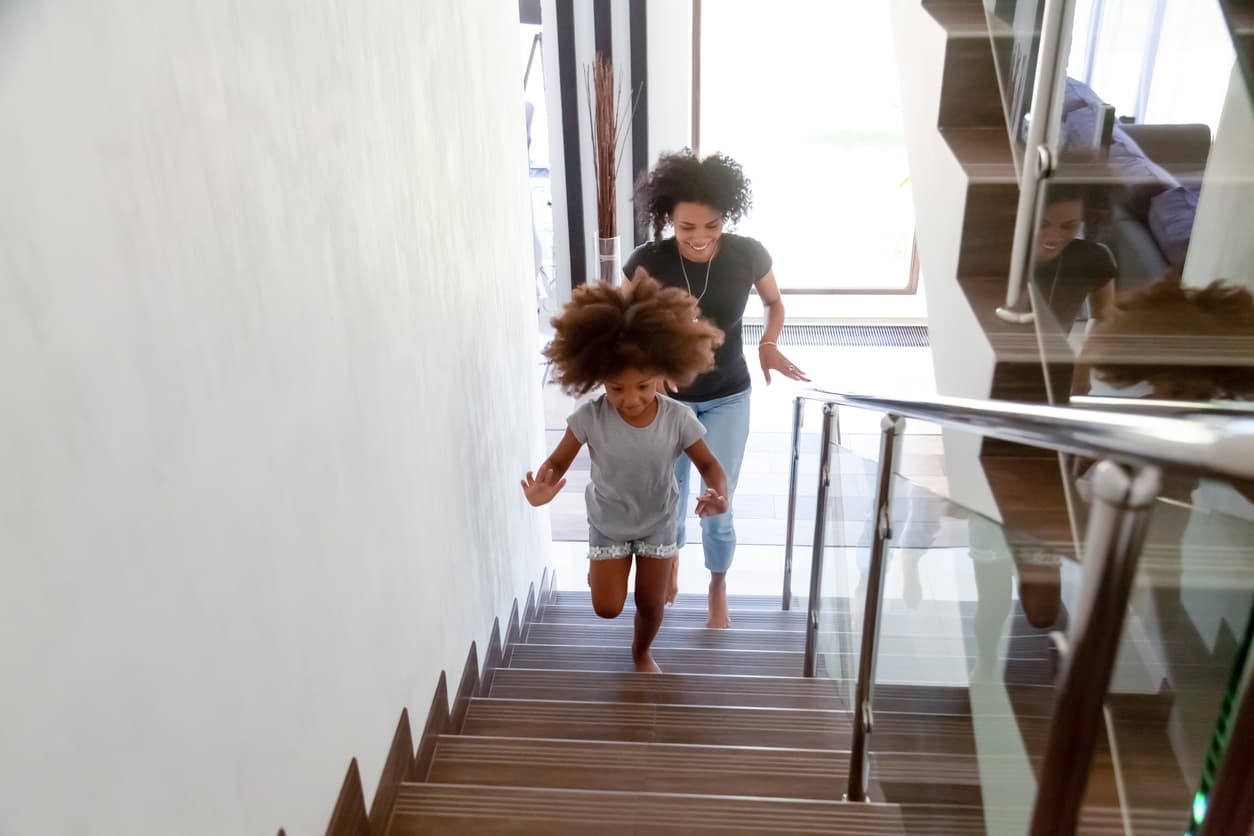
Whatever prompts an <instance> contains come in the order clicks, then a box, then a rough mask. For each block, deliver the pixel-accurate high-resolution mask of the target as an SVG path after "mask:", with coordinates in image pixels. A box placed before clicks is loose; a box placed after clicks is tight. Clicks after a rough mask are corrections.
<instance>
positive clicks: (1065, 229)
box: [1036, 200, 1084, 263]
mask: <svg viewBox="0 0 1254 836" xmlns="http://www.w3.org/2000/svg"><path fill="white" fill-rule="evenodd" d="M1083 225H1084V201H1083V200H1062V201H1059V202H1058V203H1051V204H1049V205H1048V206H1046V207H1045V213H1044V214H1043V215H1042V216H1041V228H1040V229H1038V230H1037V232H1036V260H1037V262H1038V263H1044V262H1050V261H1053V260H1054V259H1055V258H1057V257H1058V256H1059V254H1061V253H1062V251H1063V249H1065V248H1066V246H1067V245H1068V244H1070V243H1071V242H1072V241H1074V240H1075V237H1076V236H1077V235H1079V234H1080V227H1082V226H1083Z"/></svg>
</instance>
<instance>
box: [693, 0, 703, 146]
mask: <svg viewBox="0 0 1254 836" xmlns="http://www.w3.org/2000/svg"><path fill="white" fill-rule="evenodd" d="M692 150H693V151H696V152H697V153H698V154H699V153H701V0H692Z"/></svg>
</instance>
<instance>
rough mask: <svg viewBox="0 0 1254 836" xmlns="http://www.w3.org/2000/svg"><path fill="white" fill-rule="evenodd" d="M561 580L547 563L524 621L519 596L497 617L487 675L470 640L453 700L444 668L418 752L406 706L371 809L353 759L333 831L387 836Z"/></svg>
mask: <svg viewBox="0 0 1254 836" xmlns="http://www.w3.org/2000/svg"><path fill="white" fill-rule="evenodd" d="M555 582H556V573H554V572H553V571H551V570H550V569H548V568H545V570H544V573H543V574H542V575H541V576H540V586H539V588H538V590H537V587H536V585H535V584H534V583H533V584H531V586H530V587H529V588H528V589H527V600H526V604H525V608H524V610H523V614H522V618H521V620H520V619H519V608H518V599H517V598H515V599H514V603H513V605H512V607H511V608H510V613H509V620H508V621H507V622H506V628H505V633H504V635H502V633H501V619H500V617H497V618H496V619H495V620H494V622H493V624H492V634H491V637H490V638H489V639H488V645H487V652H486V653H484V658H483V662H484V664H483V671H482V674H480V669H479V654H478V648H477V646H476V644H475V643H474V642H471V643H470V652H469V653H468V654H467V656H466V664H465V666H464V667H463V669H462V675H461V679H460V680H459V681H458V685H457V693H456V695H455V696H454V698H453V701H452V703H451V704H450V702H449V692H448V677H447V675H446V672H444V671H441V672H440V679H439V681H438V682H437V683H436V687H435V694H434V695H433V696H432V698H431V706H430V708H429V709H428V710H427V720H426V723H425V724H424V725H423V729H422V735H421V736H420V737H419V738H418V746H417V750H416V751H415V749H414V741H413V736H412V732H411V729H410V722H409V710H408V709H407V708H402V709H401V718H400V721H399V722H398V723H397V726H396V732H395V733H394V734H393V736H392V745H391V747H390V748H389V749H388V756H387V759H386V760H385V761H384V765H383V772H382V774H381V775H380V776H379V783H378V786H376V788H375V793H374V799H373V800H372V802H371V804H370V807H369V809H368V810H367V807H366V798H365V792H364V791H363V790H362V783H361V772H360V769H359V767H358V765H357V759H356V758H353V759H352V760H350V761H349V764H348V772H347V773H346V774H345V776H344V783H343V785H342V786H341V787H340V792H339V795H338V796H337V798H336V801H335V809H334V811H333V812H332V813H331V821H330V823H329V824H328V825H327V836H383V834H385V833H386V832H387V828H388V824H389V819H390V818H391V815H392V808H393V806H394V805H395V801H396V797H397V793H398V792H399V791H400V785H401V784H402V783H405V782H423V781H426V780H427V775H428V774H429V773H430V771H431V761H432V759H433V758H434V757H435V748H436V744H437V742H438V741H439V738H440V736H441V735H443V734H458V733H460V732H461V728H462V723H463V722H464V721H465V719H466V711H467V710H468V709H469V707H470V701H471V699H473V698H474V697H476V696H480V695H481V694H484V693H486V692H487V689H488V688H489V687H491V684H492V674H493V673H494V672H495V671H496V669H497V668H499V667H501V666H502V665H504V664H506V663H507V659H508V657H509V652H510V650H511V649H512V646H513V645H515V644H517V643H518V642H519V641H521V640H522V637H523V635H525V631H526V629H527V627H528V626H529V625H530V624H531V623H532V622H533V621H534V620H535V619H536V617H537V616H538V614H539V608H540V607H542V606H545V605H546V604H548V603H549V602H550V601H551V600H552V597H553V591H554V588H555V585H556V584H555ZM411 753H412V755H411ZM278 836H286V834H285V832H284V830H283V829H282V828H280V829H279V832H278Z"/></svg>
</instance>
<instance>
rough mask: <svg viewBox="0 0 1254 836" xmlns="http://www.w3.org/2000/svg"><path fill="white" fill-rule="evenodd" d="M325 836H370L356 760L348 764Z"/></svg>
mask: <svg viewBox="0 0 1254 836" xmlns="http://www.w3.org/2000/svg"><path fill="white" fill-rule="evenodd" d="M327 836H370V819H368V818H367V817H366V795H365V793H364V792H362V789H361V772H360V771H358V769H357V758H353V759H352V760H351V761H349V763H348V774H346V775H345V776H344V783H343V785H342V786H341V787H340V795H339V798H337V799H336V800H335V810H334V811H333V812H332V813H331V823H330V824H328V825H327Z"/></svg>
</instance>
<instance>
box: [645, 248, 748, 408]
mask: <svg viewBox="0 0 1254 836" xmlns="http://www.w3.org/2000/svg"><path fill="white" fill-rule="evenodd" d="M639 267H643V268H644V271H645V272H646V273H648V274H649V275H650V276H652V277H653V278H655V279H657V280H658V281H659V282H661V283H662V284H663V285H665V286H667V287H678V288H682V289H684V290H687V291H688V292H689V293H691V294H692V295H693V296H696V297H697V298H698V299H699V300H700V301H699V305H700V308H701V315H702V316H703V317H705V318H706V319H708V320H710V321H711V322H713V323H714V324H715V325H717V326H718V327H719V328H722V329H723V333H724V334H725V335H726V336H725V337H724V340H723V344H722V345H721V346H719V348H718V350H717V351H715V353H714V364H715V365H714V368H713V369H712V370H711V371H708V372H706V373H705V374H703V375H701V376H700V377H698V378H697V379H696V380H694V381H693V383H692V385H691V386H687V387H685V388H683V389H681V390H680V391H679V393H678V394H677V395H675V397H676V398H677V399H678V400H681V401H688V402H689V403H699V402H702V401H712V400H714V399H716V398H725V397H727V396H728V395H735V394H737V393H739V392H743V391H745V390H746V389H748V388H749V382H750V381H749V367H748V366H747V365H746V364H745V352H744V343H743V340H742V335H741V328H742V321H743V319H744V314H745V305H746V304H747V303H748V301H749V291H750V290H751V289H752V288H753V285H754V284H755V283H756V282H757V281H758V279H760V278H762V277H763V276H765V275H766V274H767V273H769V272H770V270H771V256H770V253H768V252H767V251H766V248H765V247H763V246H762V245H761V244H760V243H758V242H757V241H755V240H754V239H752V238H746V237H744V236H742V235H733V234H731V233H723V235H722V236H721V237H720V239H719V247H718V252H717V253H716V254H715V256H714V260H713V262H712V263H708V262H697V261H689V260H688V259H684V260H683V264H682V266H681V264H680V255H679V245H678V244H676V243H675V239H674V238H666V239H663V240H661V241H651V242H649V243H647V244H642V245H641V246H639V247H637V248H636V251H635V252H633V253H632V254H631V257H630V258H628V259H627V263H626V264H624V265H623V273H624V274H625V275H626V276H627V277H628V278H631V277H632V276H634V275H635V272H636V269H637V268H639ZM707 268H708V270H709V277H710V278H709V282H708V286H707V282H706V270H707ZM685 270H687V274H688V280H687V282H685V281H684V271H685Z"/></svg>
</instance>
